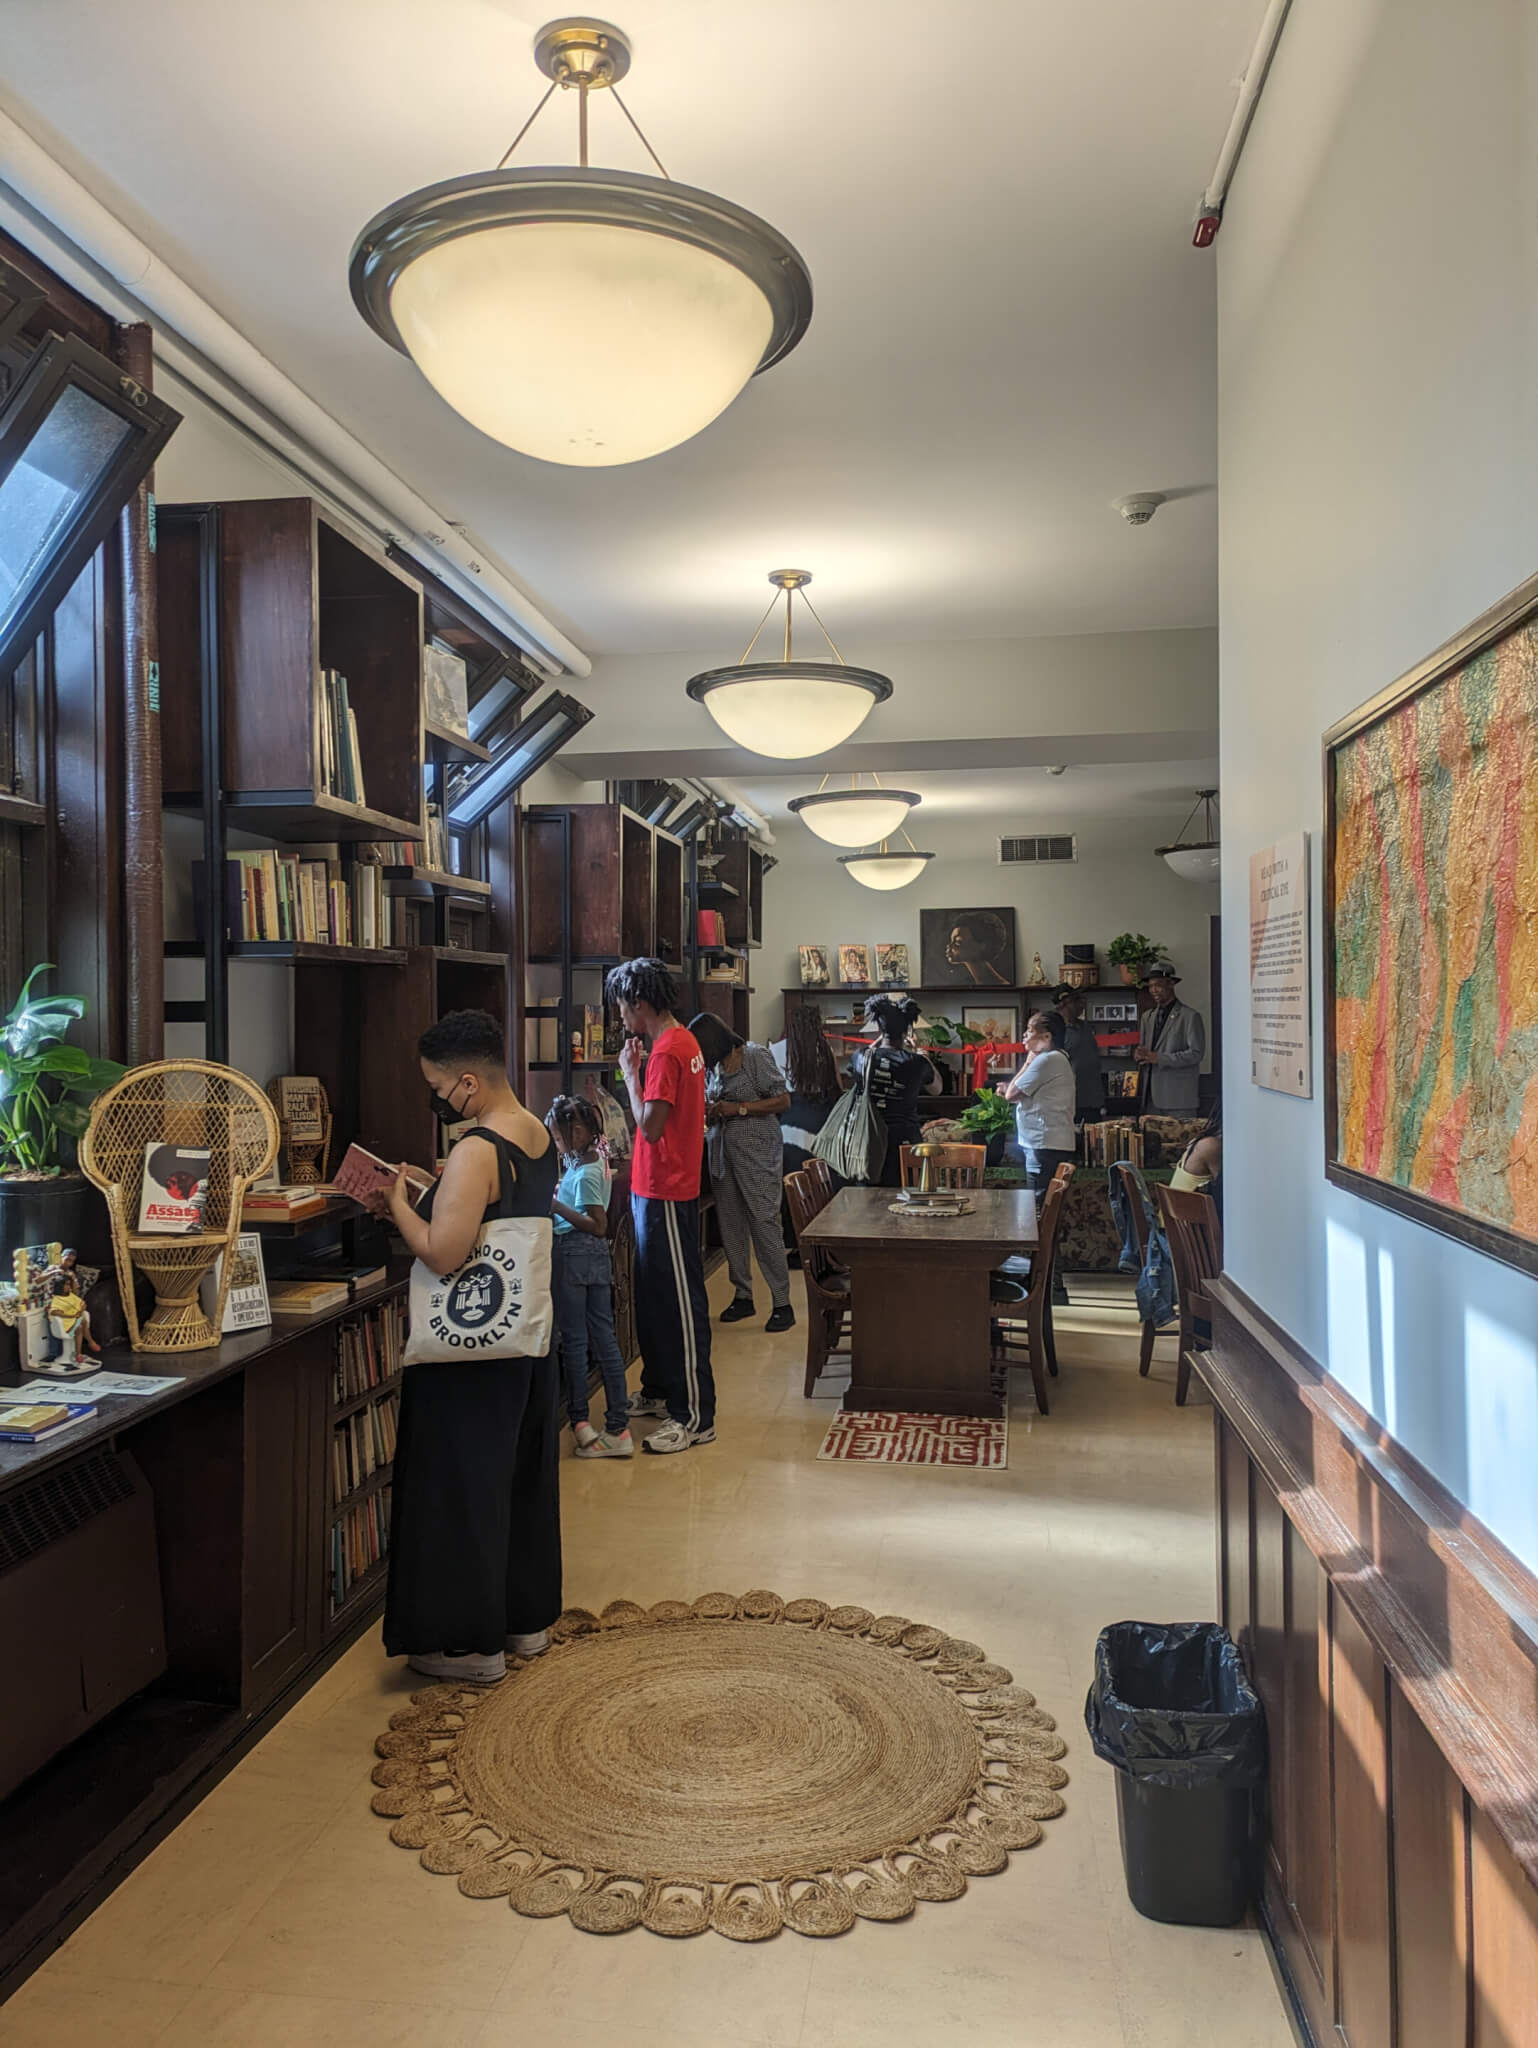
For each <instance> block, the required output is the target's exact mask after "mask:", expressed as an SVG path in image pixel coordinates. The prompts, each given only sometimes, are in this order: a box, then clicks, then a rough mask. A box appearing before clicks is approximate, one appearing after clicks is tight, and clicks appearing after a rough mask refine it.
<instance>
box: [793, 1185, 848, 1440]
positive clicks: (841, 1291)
mask: <svg viewBox="0 0 1538 2048" xmlns="http://www.w3.org/2000/svg"><path fill="white" fill-rule="evenodd" d="M785 1201H786V1204H787V1206H788V1207H789V1209H790V1227H791V1229H792V1230H793V1231H794V1232H795V1234H796V1250H797V1251H798V1252H799V1253H800V1256H801V1277H802V1279H803V1280H804V1281H805V1282H806V1382H805V1385H804V1386H803V1387H802V1392H803V1393H804V1394H805V1395H806V1397H807V1399H808V1400H810V1399H811V1397H812V1389H813V1388H814V1387H815V1386H816V1384H817V1382H818V1380H819V1379H821V1377H822V1373H823V1369H824V1367H825V1366H826V1365H827V1363H828V1359H829V1357H830V1356H831V1355H832V1353H833V1352H835V1351H837V1350H838V1349H839V1348H840V1346H841V1345H842V1343H843V1342H844V1338H845V1335H846V1333H847V1327H848V1321H849V1302H850V1289H849V1275H848V1273H847V1272H846V1271H845V1269H844V1268H843V1267H842V1266H840V1265H838V1264H837V1262H836V1261H835V1260H834V1259H832V1258H831V1257H830V1256H829V1254H828V1253H827V1251H826V1250H825V1249H824V1248H823V1247H822V1246H821V1245H816V1244H808V1243H807V1242H806V1239H805V1236H804V1233H805V1232H806V1231H807V1230H808V1229H810V1227H811V1225H812V1223H813V1221H814V1219H815V1218H816V1216H817V1213H818V1210H819V1209H820V1208H823V1207H825V1206H826V1205H825V1204H823V1203H820V1202H819V1201H818V1199H817V1192H816V1188H815V1186H814V1184H813V1182H812V1180H811V1178H810V1176H809V1175H808V1174H807V1172H806V1169H805V1168H804V1167H802V1168H801V1169H799V1170H798V1171H797V1172H795V1173H787V1174H786V1176H785Z"/></svg>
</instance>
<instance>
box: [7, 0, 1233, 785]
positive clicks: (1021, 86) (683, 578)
mask: <svg viewBox="0 0 1538 2048" xmlns="http://www.w3.org/2000/svg"><path fill="white" fill-rule="evenodd" d="M519 4H520V5H521V4H522V0H519ZM613 10H614V12H615V13H616V15H617V16H618V18H619V21H620V25H621V26H622V27H623V28H625V29H626V31H627V32H628V33H629V34H630V35H631V36H632V38H633V40H634V44H635V64H634V69H633V70H632V72H631V76H630V80H629V83H628V85H627V87H626V97H627V99H628V102H629V104H630V106H631V109H632V111H633V112H634V113H635V114H636V116H637V117H638V119H639V120H640V121H641V122H642V125H643V126H644V127H645V128H646V129H647V131H648V133H649V135H650V136H651V139H652V141H653V142H654V144H655V145H656V147H657V149H658V151H659V153H660V154H661V156H662V158H663V160H664V162H665V163H666V164H667V166H668V169H669V171H670V172H671V174H672V175H673V176H674V177H676V178H679V179H681V180H683V181H685V182H688V183H691V184H696V185H701V186H704V187H707V188H709V189H712V190H715V191H719V192H721V193H722V194H724V195H726V196H728V197H730V198H732V199H734V200H737V201H739V202H740V203H742V204H744V205H747V206H749V207H751V208H753V209H754V210H755V211H756V212H759V213H761V214H763V215H764V216H765V217H766V218H768V219H769V220H771V221H772V222H773V223H774V224H775V225H776V226H777V227H778V228H779V229H780V230H781V231H782V232H783V233H785V234H786V235H788V236H789V237H790V239H791V240H792V241H794V242H795V243H796V244H797V245H798V246H799V247H800V249H801V251H802V253H803V255H804V256H805V257H806V259H807V261H808V264H809V266H810V268H811V272H812V277H813V281H814V288H815V293H816V310H815V313H814V316H813V320H812V325H811V329H810V331H809V333H808V334H807V336H806V338H805V340H804V341H803V342H802V343H801V345H800V347H799V348H798V349H797V350H796V351H795V353H794V354H793V355H792V356H791V357H790V358H789V359H788V360H787V361H786V362H785V363H783V364H781V365H780V366H779V367H778V368H776V369H774V370H772V371H770V372H769V373H768V374H767V375H765V376H764V377H762V378H760V379H757V380H755V382H754V383H753V384H752V385H750V387H749V389H748V390H747V392H746V393H745V394H744V395H743V397H742V398H741V399H739V401H738V402H737V404H736V405H735V406H734V407H732V408H731V409H730V410H729V411H728V413H727V414H726V415H725V416H724V417H723V418H722V419H720V420H719V421H717V422H716V424H715V425H714V426H713V427H711V428H710V429H708V430H707V431H706V432H705V433H704V434H702V435H700V436H699V437H698V438H697V439H696V440H695V441H693V442H691V443H689V444H688V445H687V446H685V447H683V448H679V449H676V450H673V451H672V452H671V453H669V454H667V455H664V456H661V457H659V458H657V459H656V460H654V461H651V462H647V463H642V464H639V465H636V466H634V467H632V468H628V469H618V470H572V469H558V468H552V467H547V466H546V465H544V464H541V463H537V462H532V461H529V460H527V459H526V458H523V457H520V456H518V455H516V454H513V453H511V452H509V451H508V450H506V449H503V448H500V447H498V446H496V445H495V444H493V443H491V442H489V441H487V440H485V439H483V438H482V437H481V436H480V435H478V434H477V433H476V432H475V431H474V430H473V429H472V428H470V427H469V426H467V425H466V424H465V423H464V422H462V421H461V420H459V419H458V418H457V417H456V416H455V415H454V414H452V413H451V412H449V411H448V409H447V408H446V407H445V406H444V405H443V404H442V403H441V401H439V400H438V399H437V398H436V397H435V396H434V394H433V393H432V392H431V391H430V390H429V389H428V387H427V386H426V385H425V384H424V383H423V382H422V380H421V379H420V378H419V377H418V375H417V373H416V372H415V371H414V370H413V369H412V367H411V366H410V365H409V364H408V363H407V362H406V361H405V360H404V359H403V358H401V357H399V356H397V355H395V354H394V353H393V352H392V351H391V350H389V349H387V348H386V347H385V345H384V344H383V343H382V342H380V341H378V340H377V339H376V338H375V337H374V336H373V335H372V334H371V333H370V332H369V331H368V330H367V329H366V328H365V326H364V325H363V322H362V321H361V320H360V319H359V317H358V316H357V314H356V313H355V312H354V310H353V307H352V303H351V300H350V298H349V296H348V292H347V284H346V268H347V258H348V253H349V250H350V248H351V245H352V241H353V238H354V236H355V234H356V233H357V230H358V229H359V228H360V227H361V226H362V225H363V223H364V221H365V220H367V219H368V218H369V216H370V215H372V214H373V213H374V212H376V211H377V210H378V209H379V208H380V207H381V206H383V205H385V204H386V203H388V202H389V201H391V200H392V199H394V198H396V197H398V196H399V195H400V194H402V193H403V192H405V191H406V190H408V189H410V188H412V187H415V186H418V185H423V184H427V183H430V182H432V181H434V180H437V179H441V178H445V177H451V176H456V175H458V174H460V173H463V172H466V171H470V170H474V169H478V168H481V167H484V166H487V165H490V164H493V163H495V162H496V160H497V158H498V157H499V156H500V155H501V153H502V151H503V149H504V148H505V147H506V145H507V143H508V142H509V141H510V140H511V138H512V136H513V134H514V132H515V131H516V129H517V128H518V127H519V125H520V124H521V122H522V121H523V119H524V117H525V115H526V114H527V113H528V112H529V110H530V109H531V108H532V106H533V104H534V100H535V98H536V95H537V91H538V90H540V89H542V87H543V81H542V80H540V79H539V78H538V76H537V74H536V73H535V71H534V69H533V66H532V63H531V61H530V58H529V45H530V40H531V37H532V34H533V31H534V30H535V28H537V27H538V26H539V24H540V22H541V21H542V20H543V19H545V16H544V15H543V13H529V12H515V11H514V7H513V5H512V4H505V0H430V4H429V0H410V4H408V0H320V4H317V0H265V4H264V5H262V6H261V7H259V8H255V9H249V8H244V7H236V6H234V5H232V4H230V0H144V4H142V5H140V6H138V7H134V8H125V7H123V6H121V5H120V4H109V0H6V4H5V7H4V15H5V24H6V27H5V43H4V54H3V57H0V69H3V74H4V76H3V79H0V101H3V103H4V105H5V106H6V107H7V109H8V110H9V111H10V112H11V113H12V114H14V115H15V116H16V118H17V119H18V120H20V121H21V122H22V123H23V125H24V126H26V127H27V128H29V129H30V130H31V131H32V132H33V134H34V135H36V136H37V138H38V139H39V140H40V141H41V142H43V143H44V144H45V146H47V147H49V148H50V149H51V150H52V151H53V153H54V154H55V155H57V156H58V157H59V158H60V159H61V160H62V161H63V162H65V163H66V165H67V166H68V167H69V168H70V169H72V170H73V171H74V172H75V174H76V175H77V176H79V177H80V178H81V179H82V181H83V182H84V183H85V184H86V185H88V186H89V187H90V188H91V189H92V190H93V191H94V192H95V193H96V195H97V196H98V197H99V198H101V199H102V200H104V201H105V202H106V203H107V204H108V205H110V206H112V207H113V208H114V210H116V211H117V212H118V213H119V214H120V215H121V216H122V217H123V218H124V219H125V220H126V221H127V222H128V224H129V225H130V226H132V227H134V228H135V229H136V230H137V232H138V233H140V234H141V235H142V236H143V238H144V239H145V240H147V241H148V242H149V243H150V244H151V245H152V246H153V247H154V248H155V249H156V250H157V252H158V253H159V254H160V255H162V256H163V257H164V258H165V259H166V260H167V261H169V262H170V263H171V264H172V265H173V266H174V267H175V268H176V269H178V270H180V271H181V273H182V274H183V275H184V276H185V277H186V279H187V280H188V281H189V282H190V283H192V284H193V285H194V286H196V287H197V288H198V289H199V290H201V291H202V292H203V293H204V294H205V296H206V297H207V298H209V299H210V300H211V301H212V302H213V303H214V304H215V305H216V306H217V307H218V308H219V310H220V311H222V312H223V313H224V314H225V315H226V316H227V317H228V318H230V319H231V320H232V321H233V322H234V323H235V324H236V325H237V326H239V327H240V328H241V329H242V330H243V331H244V332H245V333H246V334H247V335H248V336H249V338H250V339H251V340H253V341H254V342H255V343H256V344H257V345H258V346H259V347H261V348H262V349H263V350H265V351H266V352H267V353H268V354H269V355H270V356H271V357H272V358H273V359H274V360H275V361H276V362H278V363H279V364H280V365H281V367H282V368H283V369H285V370H286V371H287V372H288V374H289V375H290V376H292V377H293V378H294V379H295V380H296V382H298V383H299V384H300V385H302V386H303V387H304V388H305V389H306V390H307V391H308V392H309V393H310V394H311V396H312V397H314V398H316V399H317V400H319V401H320V402H321V403H322V404H323V405H325V406H326V407H327V408H328V409H329V410H330V411H332V412H333V413H334V414H335V415H336V416H337V418H339V419H340V420H341V421H342V422H343V423H344V424H345V425H347V426H348V427H350V428H351V429H352V430H353V431H354V432H355V433H357V434H358V435H359V436H360V437H361V438H362V439H364V440H365V441H367V442H368V443H369V444H370V445H371V446H372V447H373V448H374V449H375V450H376V451H377V452H378V453H379V454H380V455H381V456H382V457H383V458H384V459H385V460H386V461H388V462H389V463H390V464H391V465H392V466H393V467H395V468H396V469H397V470H398V471H399V472H400V473H401V474H402V475H403V476H404V477H406V478H407V480H408V481H410V482H411V483H412V484H414V485H415V486H416V487H417V488H418V489H419V490H421V491H422V492H423V493H424V494H425V495H426V496H427V497H429V498H430V499H432V500H433V501H434V502H435V503H437V504H438V505H440V506H441V507H442V508H443V509H444V510H445V511H446V512H447V513H449V514H450V515H451V516H452V517H453V518H455V519H456V520H458V521H461V522H463V523H465V524H466V525H467V526H468V527H469V528H470V529H471V530H472V531H473V532H474V534H475V535H476V536H477V537H478V538H479V539H480V540H482V541H483V542H485V543H487V544H489V545H490V547H491V548H492V549H493V550H494V551H495V552H496V553H497V554H499V555H500V556H501V557H502V558H503V559H504V560H505V561H507V562H508V563H510V564H511V565H512V566H513V568H514V569H515V571H516V573H517V575H518V578H519V580H520V581H521V582H522V583H523V584H524V585H525V587H526V588H527V589H528V591H529V593H530V595H531V596H532V597H533V598H534V600H535V602H536V603H537V604H538V605H540V606H541V607H542V608H543V609H544V610H545V611H547V612H548V613H549V614H550V615H551V616H552V617H553V618H555V619H556V620H557V621H559V622H560V623H561V624H563V625H564V626H565V627H566V628H567V630H568V631H569V632H570V633H571V634H572V636H573V637H574V638H575V639H576V640H577V642H578V643H579V645H581V646H583V647H584V648H586V649H587V650H588V651H589V652H593V653H603V652H612V651H615V650H636V651H640V650H648V649H673V648H679V647H698V646H700V645H702V644H705V643H708V642H712V641H714V640H716V639H718V638H719V639H720V640H721V641H722V642H723V645H724V648H725V651H726V655H727V658H730V656H731V655H732V653H733V652H734V651H735V647H736V644H737V643H738V642H739V641H740V640H745V639H746V637H747V630H748V628H749V626H750V624H751V621H752V619H753V618H754V617H755V616H756V614H757V611H758V609H759V607H760V605H761V603H762V601H763V599H764V597H765V596H766V595H767V592H766V590H765V586H764V581H763V579H764V575H765V572H766V571H767V570H768V569H769V568H771V567H774V566H775V565H776V564H777V563H779V562H781V561H784V560H793V561H795V562H796V563H797V564H799V565H802V566H806V567H809V568H812V569H813V570H815V571H816V573H817V577H818V584H817V591H818V596H819V598H820V600H821V601H822V608H823V610H824V616H825V617H827V618H828V620H829V624H830V625H831V626H832V628H833V631H834V635H835V637H840V634H841V631H842V633H843V634H847V635H848V636H849V637H851V638H858V637H859V636H861V635H871V634H876V635H879V637H880V638H881V639H883V640H893V639H899V638H909V637H912V638H917V639H923V640H938V639H945V638H951V637H980V636H1011V637H1012V636H1016V635H1037V634H1051V633H1080V632H1100V631H1113V630H1114V631H1122V630H1133V629H1139V628H1157V627H1176V626H1192V625H1210V624H1211V623H1212V622H1213V620H1214V618H1215V615H1216V605H1215V591H1216V517H1215V502H1214V498H1213V496H1212V491H1211V487H1212V485H1213V483H1214V480H1215V476H1216V445H1215V420H1216V388H1215V352H1214V343H1215V334H1214V289H1213V268H1212V258H1211V257H1210V256H1203V255H1200V254H1198V253H1197V252H1195V251H1194V250H1192V248H1191V247H1190V221H1191V217H1192V213H1193V209H1194V205H1195V202H1196V200H1197V197H1198V194H1199V192H1200V190H1201V188H1202V186H1203V185H1204V183H1205V181H1206V178H1207V176H1208V174H1209V172H1210V170H1211V167H1212V163H1213V160H1214V157H1215V155H1216V152H1217V148H1218V144H1219V142H1220V140H1221V138H1222V135H1223V131H1224V128H1225V126H1226V124H1227V121H1228V117H1229V113H1230V111H1231V108H1232V104H1233V96H1234V82H1235V80H1236V78H1237V76H1238V74H1239V73H1240V71H1241V70H1242V68H1243V64H1244V61H1245V58H1246V57H1247V55H1248V52H1249V49H1250V46H1251V42H1252V40H1253V36H1254V33H1255V29H1256V27H1257V24H1258V20H1259V17H1260V15H1261V12H1262V10H1263V0H1158V4H1157V5H1153V4H1150V0H1093V4H1089V5H1083V4H1081V5H1078V6H1064V5H1062V4H1061V0H1050V4H1049V0H972V4H957V0H951V4H948V5H942V4H939V0H839V4H838V5H837V6H836V7H830V6H829V4H828V0H772V4H771V0H737V4H733V5H731V6H723V5H721V4H720V0H613ZM573 126H574V120H573V115H572V110H571V107H570V103H569V102H567V101H566V100H565V99H564V96H558V98H557V99H556V100H555V101H553V102H552V103H551V106H550V107H549V108H548V109H547V110H546V112H545V114H544V115H543V116H542V117H541V122H540V125H539V126H538V127H537V128H536V129H535V130H534V134H533V138H532V140H533V143H534V144H535V148H534V152H533V154H531V153H530V150H529V146H528V145H525V148H524V150H523V151H522V152H520V156H519V158H518V161H519V162H520V163H522V162H538V161H541V160H543V161H569V160H571V157H572V154H573V150H572V143H573V137H572V133H571V131H572V128H573ZM594 129H595V137H594V140H595V149H594V154H595V159H596V160H599V161H603V160H608V161H612V162H614V163H616V164H619V165H622V166H624V167H627V168H636V169H639V168H644V167H645V165H644V161H643V159H642V158H641V156H640V153H639V149H638V146H637V145H636V143H635V142H634V140H633V138H632V137H631V136H630V134H629V131H628V130H627V129H625V128H624V127H623V124H622V122H621V121H620V119H619V117H618V115H617V113H616V112H615V110H614V109H613V108H612V107H606V106H603V105H601V104H599V105H595V108H594ZM549 310H550V319H551V321H552V322H553V323H559V320H560V317H561V309H560V307H559V306H558V305H552V306H551V307H550V309H549ZM1155 489H1160V490H1166V491H1183V492H1188V493H1190V495H1186V496H1183V497H1181V498H1179V499H1178V500H1177V502H1175V503H1173V504H1170V505H1167V506H1166V507H1165V508H1164V510H1163V511H1162V512H1161V513H1160V514H1159V516H1158V517H1157V518H1156V520H1155V521H1154V522H1153V524H1152V525H1151V526H1149V527H1146V528H1144V529H1142V530H1140V531H1134V530H1132V529H1129V528H1128V527H1126V526H1125V525H1124V524H1123V523H1122V522H1121V520H1120V519H1119V518H1117V516H1116V515H1115V514H1114V513H1113V512H1112V511H1111V510H1110V509H1109V504H1110V501H1111V500H1112V499H1114V498H1116V497H1118V496H1120V495H1122V494H1123V493H1126V492H1129V491H1137V490H1155ZM1160 772H1161V778H1162V777H1163V775H1164V770H1163V769H1161V771H1160Z"/></svg>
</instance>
